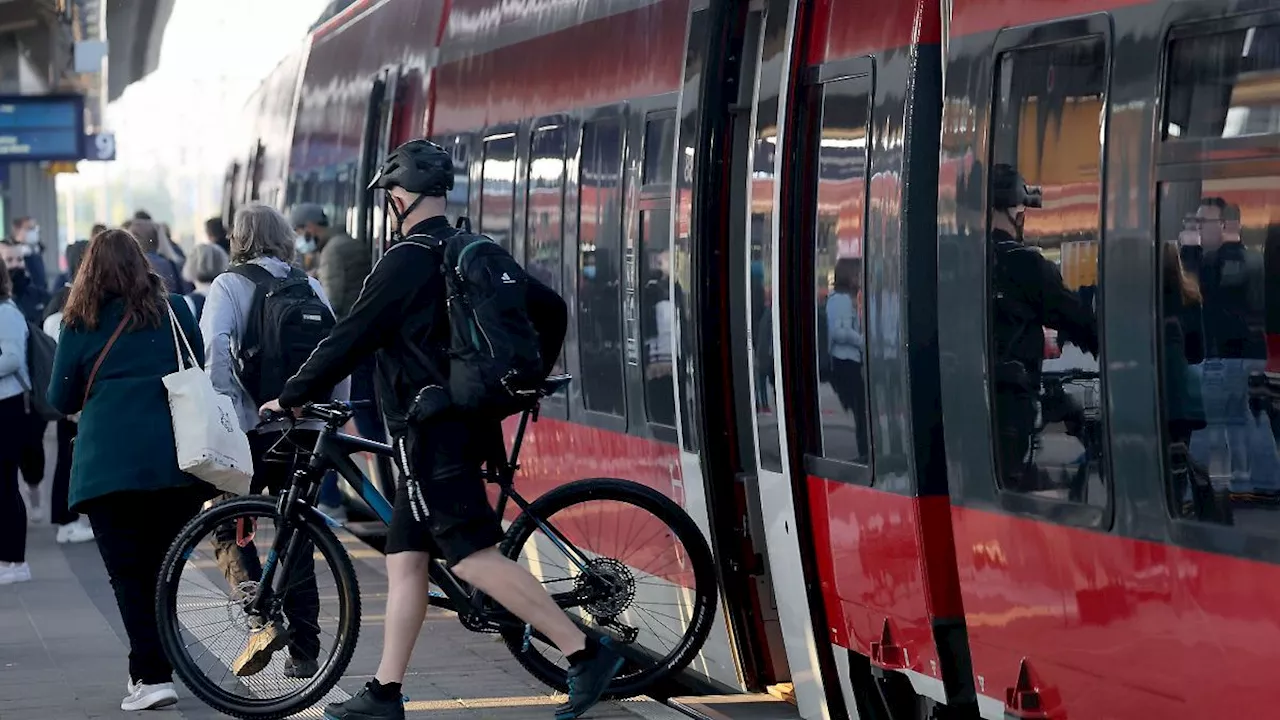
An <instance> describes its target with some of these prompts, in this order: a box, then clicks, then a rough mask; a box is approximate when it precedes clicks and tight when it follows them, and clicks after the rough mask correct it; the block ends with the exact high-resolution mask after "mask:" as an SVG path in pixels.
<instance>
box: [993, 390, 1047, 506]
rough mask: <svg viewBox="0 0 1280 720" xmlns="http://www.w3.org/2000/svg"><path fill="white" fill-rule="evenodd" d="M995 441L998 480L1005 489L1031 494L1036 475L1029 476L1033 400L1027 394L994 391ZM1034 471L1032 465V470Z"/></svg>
mask: <svg viewBox="0 0 1280 720" xmlns="http://www.w3.org/2000/svg"><path fill="white" fill-rule="evenodd" d="M995 405H996V407H995V409H996V417H995V421H996V439H997V441H998V442H999V443H1000V453H999V458H1000V468H999V470H1000V476H1001V477H1002V478H1003V480H1004V482H1003V485H1004V487H1005V489H1008V490H1017V491H1020V492H1031V491H1032V490H1035V489H1036V484H1037V482H1038V475H1037V474H1036V473H1034V472H1031V473H1028V469H1029V468H1028V463H1027V451H1029V450H1030V449H1031V436H1032V435H1033V434H1034V433H1035V431H1036V399H1035V396H1033V395H1031V394H1030V393H1024V392H1019V391H1006V390H1003V389H998V390H997V391H996V403H995ZM1030 469H1032V470H1034V465H1033V466H1032V468H1030Z"/></svg>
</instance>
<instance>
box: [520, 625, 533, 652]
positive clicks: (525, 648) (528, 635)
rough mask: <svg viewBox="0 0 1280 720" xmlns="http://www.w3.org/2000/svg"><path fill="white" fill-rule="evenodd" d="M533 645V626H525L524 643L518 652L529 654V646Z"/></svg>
mask: <svg viewBox="0 0 1280 720" xmlns="http://www.w3.org/2000/svg"><path fill="white" fill-rule="evenodd" d="M532 644H533V626H532V625H529V624H526V625H525V626H524V643H523V644H522V645H521V646H520V652H529V646H530V645H532Z"/></svg>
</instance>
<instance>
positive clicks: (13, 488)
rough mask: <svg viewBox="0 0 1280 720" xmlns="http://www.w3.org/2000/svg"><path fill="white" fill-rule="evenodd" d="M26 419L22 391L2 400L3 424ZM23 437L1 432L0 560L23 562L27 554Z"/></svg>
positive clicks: (8, 425)
mask: <svg viewBox="0 0 1280 720" xmlns="http://www.w3.org/2000/svg"><path fill="white" fill-rule="evenodd" d="M25 422H27V411H26V403H25V402H24V401H23V398H22V396H21V395H14V396H13V397H11V398H5V399H4V400H0V428H14V427H22V425H21V424H20V423H25ZM21 459H22V439H21V437H20V436H19V434H18V433H13V434H0V562H9V563H20V562H24V561H25V560H26V557H27V506H26V504H25V503H23V502H22V494H21V493H20V492H18V466H19V464H20V463H21Z"/></svg>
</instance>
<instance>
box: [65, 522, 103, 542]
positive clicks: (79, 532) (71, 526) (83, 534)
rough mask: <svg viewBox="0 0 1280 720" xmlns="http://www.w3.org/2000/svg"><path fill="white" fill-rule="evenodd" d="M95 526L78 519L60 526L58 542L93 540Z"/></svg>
mask: <svg viewBox="0 0 1280 720" xmlns="http://www.w3.org/2000/svg"><path fill="white" fill-rule="evenodd" d="M93 539H94V538H93V528H91V527H89V526H88V525H86V524H84V523H82V522H80V521H76V522H70V523H67V524H66V525H59V526H58V537H57V540H58V544H59V545H65V544H67V543H83V542H89V541H91V540H93Z"/></svg>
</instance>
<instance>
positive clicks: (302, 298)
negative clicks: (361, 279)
mask: <svg viewBox="0 0 1280 720" xmlns="http://www.w3.org/2000/svg"><path fill="white" fill-rule="evenodd" d="M231 272H233V273H235V274H236V275H239V276H241V277H244V278H248V279H249V280H252V281H253V284H254V285H255V289H254V292H253V303H252V304H251V305H250V306H249V321H248V327H246V328H245V333H244V338H243V339H242V340H241V343H240V351H239V353H238V357H237V358H236V362H237V366H238V367H237V368H236V376H237V377H238V378H239V379H240V383H241V384H242V385H244V389H245V390H247V391H248V392H249V395H250V396H251V397H252V398H253V400H254V402H255V403H257V404H259V405H261V404H262V403H265V402H267V401H268V400H272V399H275V398H278V397H280V391H281V390H283V389H284V384H285V383H286V382H287V381H288V380H289V378H291V377H293V376H294V374H296V373H297V372H298V369H299V368H301V367H302V364H303V363H305V362H306V361H307V358H308V357H311V351H312V350H315V349H316V346H317V345H319V344H320V341H321V340H324V339H325V338H326V337H328V336H329V333H330V331H332V330H333V326H334V324H335V323H336V320H335V319H334V316H333V312H332V311H331V310H329V307H328V306H327V305H325V304H324V301H322V300H321V299H320V297H319V296H318V295H316V292H315V290H313V289H312V287H311V282H310V280H309V279H308V278H307V275H306V273H304V272H302V271H301V270H299V269H297V268H290V269H289V274H288V275H286V276H285V277H283V278H278V277H276V276H274V275H272V274H271V272H270V271H268V270H267V269H266V268H264V267H261V266H259V265H254V264H253V263H246V264H244V265H238V266H236V267H234V268H232V269H231Z"/></svg>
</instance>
